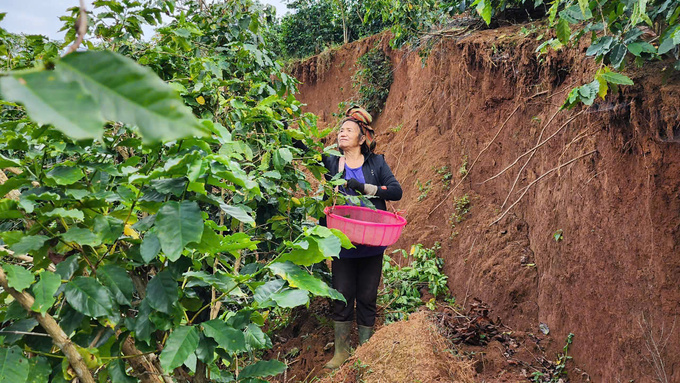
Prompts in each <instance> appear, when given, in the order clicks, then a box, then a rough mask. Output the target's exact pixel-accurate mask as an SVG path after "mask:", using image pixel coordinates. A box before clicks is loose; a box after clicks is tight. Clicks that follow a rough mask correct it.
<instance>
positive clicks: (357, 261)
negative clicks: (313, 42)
mask: <svg viewBox="0 0 680 383" xmlns="http://www.w3.org/2000/svg"><path fill="white" fill-rule="evenodd" d="M345 116H346V117H345V118H344V119H343V120H342V122H341V125H340V130H339V132H338V141H337V142H338V148H339V149H340V152H341V153H342V154H343V155H342V156H341V157H338V156H324V158H323V163H324V166H325V167H326V168H327V169H328V173H327V174H326V177H327V178H329V179H330V178H332V177H333V176H335V175H336V174H337V173H339V172H344V176H343V177H344V179H345V180H347V183H346V184H345V186H344V187H342V188H341V189H342V190H341V191H342V192H344V193H345V194H349V195H357V194H363V195H368V196H374V197H375V198H371V202H372V203H373V205H375V207H376V208H378V209H381V210H387V206H386V204H385V200H390V201H398V200H400V199H401V195H402V190H401V185H399V182H398V181H397V179H396V178H394V175H393V174H392V170H391V169H390V167H389V166H388V165H387V163H386V162H385V158H384V157H383V156H382V155H377V154H375V153H373V150H374V149H375V145H376V144H375V141H374V140H373V139H374V137H375V132H374V131H373V129H372V128H371V127H370V123H371V121H372V118H371V115H370V114H369V113H368V112H367V111H366V110H365V109H363V108H361V107H358V106H352V107H351V108H349V109H348V110H347V112H346V113H345ZM355 246H356V248H354V249H342V250H341V252H340V257H339V258H338V259H334V260H333V261H332V267H331V269H332V270H331V272H332V275H333V277H332V279H333V288H334V289H336V290H338V291H339V292H340V293H342V295H343V296H344V297H345V300H346V301H347V303H346V304H345V303H344V302H341V301H334V302H333V321H334V325H335V354H334V355H333V359H331V360H330V361H329V362H328V363H326V366H325V367H326V368H329V369H336V368H338V367H340V365H342V363H343V362H344V361H345V360H346V359H347V358H348V357H349V350H350V346H349V334H350V330H351V328H352V323H353V317H354V304H355V302H356V314H357V315H356V317H357V325H358V328H359V344H363V343H364V342H366V341H367V340H368V339H369V338H370V337H371V335H373V325H374V324H375V313H376V299H377V297H378V284H379V283H380V277H381V275H382V260H383V252H384V251H385V248H386V247H384V246H366V245H355Z"/></svg>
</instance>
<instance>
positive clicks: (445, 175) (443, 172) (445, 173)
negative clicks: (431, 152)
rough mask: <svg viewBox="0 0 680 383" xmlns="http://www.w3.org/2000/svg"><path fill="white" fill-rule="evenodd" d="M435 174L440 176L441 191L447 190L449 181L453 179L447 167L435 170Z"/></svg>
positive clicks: (449, 184)
mask: <svg viewBox="0 0 680 383" xmlns="http://www.w3.org/2000/svg"><path fill="white" fill-rule="evenodd" d="M437 174H439V175H440V176H441V180H442V189H444V190H448V189H449V187H450V186H451V179H452V178H453V174H451V171H450V170H449V167H448V166H446V165H444V166H442V167H441V168H439V169H437Z"/></svg>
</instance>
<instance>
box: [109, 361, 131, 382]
mask: <svg viewBox="0 0 680 383" xmlns="http://www.w3.org/2000/svg"><path fill="white" fill-rule="evenodd" d="M106 369H107V370H108V372H109V377H110V378H111V383H136V382H137V379H135V378H133V377H131V376H128V374H126V373H125V362H123V360H121V359H115V360H113V361H111V363H109V365H108V366H107V367H106Z"/></svg>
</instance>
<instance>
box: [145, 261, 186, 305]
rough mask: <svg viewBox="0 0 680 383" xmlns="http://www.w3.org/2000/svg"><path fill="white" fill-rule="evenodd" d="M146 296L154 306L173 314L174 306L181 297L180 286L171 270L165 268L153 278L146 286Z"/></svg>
mask: <svg viewBox="0 0 680 383" xmlns="http://www.w3.org/2000/svg"><path fill="white" fill-rule="evenodd" d="M146 297H147V298H148V299H149V306H151V307H152V308H154V309H156V310H158V311H160V312H164V313H166V314H172V312H173V307H174V306H175V303H176V302H177V300H178V299H179V288H178V286H177V281H175V278H173V277H172V274H171V273H170V271H168V270H163V271H161V272H160V273H158V274H157V275H156V276H155V277H153V278H151V280H150V281H149V284H148V285H147V286H146Z"/></svg>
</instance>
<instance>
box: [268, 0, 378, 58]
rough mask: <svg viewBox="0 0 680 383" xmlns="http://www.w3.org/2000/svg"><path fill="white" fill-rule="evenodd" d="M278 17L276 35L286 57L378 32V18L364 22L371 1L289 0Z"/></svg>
mask: <svg viewBox="0 0 680 383" xmlns="http://www.w3.org/2000/svg"><path fill="white" fill-rule="evenodd" d="M287 5H288V8H289V9H290V10H291V12H289V13H288V14H286V15H284V16H283V17H282V18H281V22H280V39H281V46H282V51H283V54H284V56H285V57H287V58H297V57H305V56H308V55H312V54H317V53H320V52H321V51H323V50H324V49H326V48H327V47H329V46H332V45H334V44H342V43H348V42H351V41H355V40H358V39H360V38H362V37H364V36H370V35H373V34H375V33H378V32H381V31H382V30H383V29H385V25H384V24H383V23H382V22H381V21H379V20H372V21H371V22H368V21H367V22H364V18H363V15H364V14H366V12H367V11H368V10H369V7H370V6H371V2H365V1H356V0H293V1H290V2H288V4H287Z"/></svg>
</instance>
